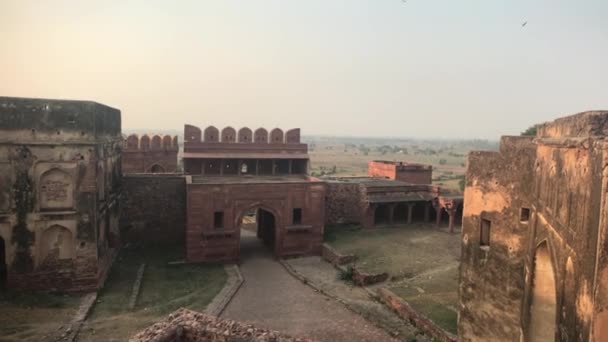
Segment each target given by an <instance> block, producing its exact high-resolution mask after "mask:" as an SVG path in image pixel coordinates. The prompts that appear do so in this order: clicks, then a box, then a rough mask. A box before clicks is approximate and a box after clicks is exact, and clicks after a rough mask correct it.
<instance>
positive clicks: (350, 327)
mask: <svg viewBox="0 0 608 342" xmlns="http://www.w3.org/2000/svg"><path fill="white" fill-rule="evenodd" d="M242 235H243V237H242V241H241V256H242V264H241V272H242V274H243V278H244V279H245V282H244V283H243V285H242V287H241V288H240V290H239V291H238V292H237V294H236V296H235V297H234V298H233V299H232V301H231V302H230V304H228V307H227V308H226V310H225V311H224V313H223V314H222V317H225V318H229V319H233V320H238V321H243V322H247V323H252V324H255V325H257V326H260V327H264V328H269V329H273V330H277V331H280V332H284V333H287V334H290V335H293V336H301V337H310V338H313V339H315V340H318V341H349V342H350V341H352V342H355V341H395V339H393V338H392V337H391V336H389V335H388V334H387V333H386V332H385V331H384V330H382V329H379V328H377V327H376V326H375V325H373V324H372V323H370V322H368V321H366V320H365V319H364V318H362V317H361V316H359V315H357V314H355V313H353V312H351V311H349V310H348V309H346V308H345V307H344V306H342V305H341V304H340V303H338V302H336V301H334V300H331V299H330V298H328V297H326V296H324V295H322V294H320V293H318V292H316V291H314V290H313V289H311V288H310V287H308V286H307V285H305V284H303V283H302V282H301V281H299V280H297V279H296V278H294V277H293V276H292V275H290V274H289V273H288V272H287V271H286V270H285V268H284V267H283V266H282V265H281V264H280V263H279V262H278V261H276V260H274V258H273V256H272V253H271V252H270V251H268V250H267V249H266V248H265V247H264V246H263V245H262V244H261V242H260V241H259V240H258V239H256V238H255V235H254V234H253V233H251V232H248V231H245V230H243V231H242Z"/></svg>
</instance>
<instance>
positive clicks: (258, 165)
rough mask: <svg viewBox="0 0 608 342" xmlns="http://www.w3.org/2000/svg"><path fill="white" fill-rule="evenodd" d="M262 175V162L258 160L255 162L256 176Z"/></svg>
mask: <svg viewBox="0 0 608 342" xmlns="http://www.w3.org/2000/svg"><path fill="white" fill-rule="evenodd" d="M259 174H260V160H259V159H256V160H255V175H256V176H257V175H259Z"/></svg>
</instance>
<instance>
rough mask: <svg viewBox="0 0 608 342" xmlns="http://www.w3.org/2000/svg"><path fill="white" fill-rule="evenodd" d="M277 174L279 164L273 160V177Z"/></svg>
mask: <svg viewBox="0 0 608 342" xmlns="http://www.w3.org/2000/svg"><path fill="white" fill-rule="evenodd" d="M276 173H277V164H276V160H274V159H273V160H272V175H273V176H274V175H275V174H276Z"/></svg>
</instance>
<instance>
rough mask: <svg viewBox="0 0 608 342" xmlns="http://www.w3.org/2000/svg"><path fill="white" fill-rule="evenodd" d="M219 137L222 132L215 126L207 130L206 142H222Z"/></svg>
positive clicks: (205, 134)
mask: <svg viewBox="0 0 608 342" xmlns="http://www.w3.org/2000/svg"><path fill="white" fill-rule="evenodd" d="M219 135H220V131H219V130H218V129H217V128H215V127H213V126H209V127H207V128H205V133H204V136H205V142H218V141H220V138H219Z"/></svg>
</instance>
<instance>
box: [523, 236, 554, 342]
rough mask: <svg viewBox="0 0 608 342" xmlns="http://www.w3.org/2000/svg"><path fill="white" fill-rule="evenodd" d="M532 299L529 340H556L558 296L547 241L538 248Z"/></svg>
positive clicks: (535, 258) (535, 257) (536, 341)
mask: <svg viewBox="0 0 608 342" xmlns="http://www.w3.org/2000/svg"><path fill="white" fill-rule="evenodd" d="M532 277H533V278H532V301H531V303H530V324H529V326H528V341H530V342H545V341H547V342H548V341H555V329H556V324H555V320H556V314H557V298H556V292H555V290H556V289H555V272H554V270H553V264H552V263H551V254H550V253H549V248H548V246H547V242H543V243H541V244H540V245H539V246H538V247H537V248H536V253H535V255H534V273H533V275H532Z"/></svg>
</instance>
